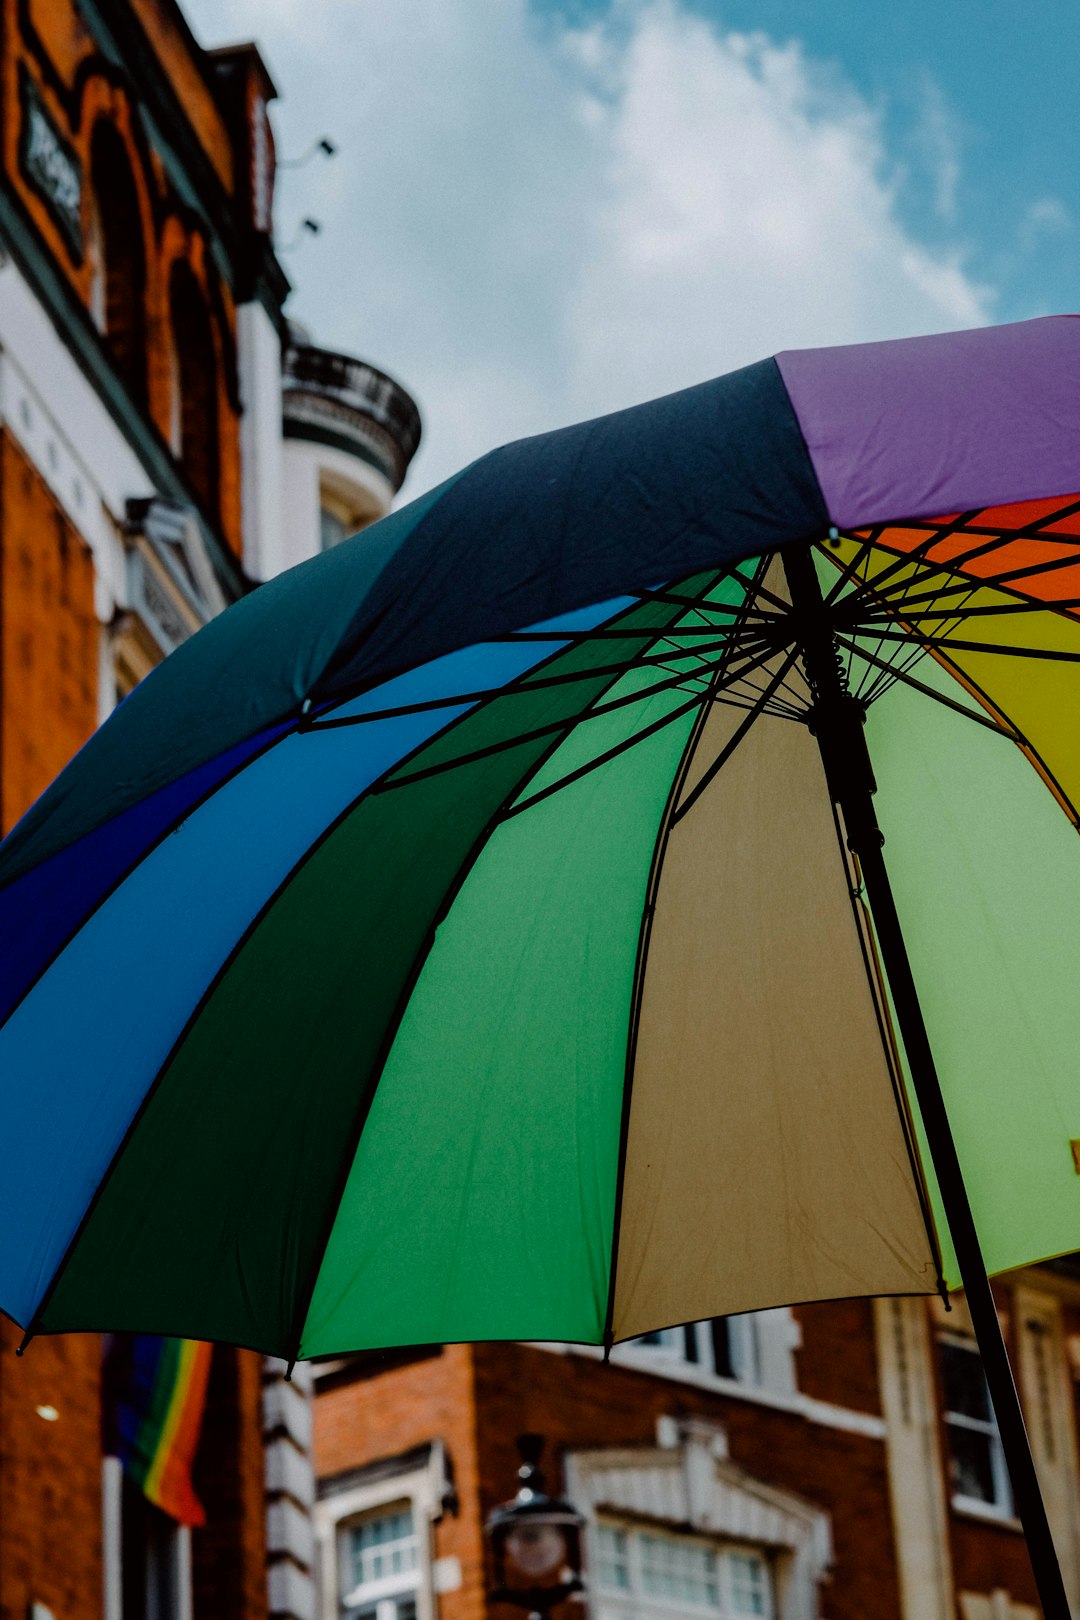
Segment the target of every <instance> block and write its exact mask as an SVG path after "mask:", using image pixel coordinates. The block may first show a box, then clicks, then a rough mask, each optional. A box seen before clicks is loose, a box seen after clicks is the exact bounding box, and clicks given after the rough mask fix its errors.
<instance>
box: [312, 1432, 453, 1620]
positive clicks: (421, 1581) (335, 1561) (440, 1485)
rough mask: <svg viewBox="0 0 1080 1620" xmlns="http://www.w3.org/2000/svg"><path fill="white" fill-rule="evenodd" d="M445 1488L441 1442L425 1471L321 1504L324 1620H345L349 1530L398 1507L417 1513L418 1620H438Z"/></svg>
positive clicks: (318, 1545) (318, 1554)
mask: <svg viewBox="0 0 1080 1620" xmlns="http://www.w3.org/2000/svg"><path fill="white" fill-rule="evenodd" d="M445 1484H446V1462H445V1455H444V1452H443V1448H442V1444H441V1442H439V1441H436V1442H435V1443H434V1444H433V1445H432V1448H431V1455H430V1457H429V1458H428V1461H427V1462H426V1463H425V1464H424V1466H423V1467H421V1468H416V1469H413V1470H411V1471H410V1472H409V1473H405V1474H392V1475H389V1476H387V1477H386V1478H383V1479H373V1480H372V1481H371V1483H370V1484H366V1485H365V1484H360V1485H354V1486H353V1487H351V1488H350V1489H348V1490H343V1491H334V1492H331V1494H330V1495H328V1496H324V1497H322V1498H321V1499H320V1500H319V1501H317V1502H316V1503H315V1507H314V1511H313V1515H312V1517H313V1520H314V1529H315V1565H316V1572H317V1587H318V1615H319V1620H340V1614H341V1590H340V1579H339V1569H340V1564H339V1550H338V1549H339V1538H340V1533H341V1532H342V1531H343V1530H345V1529H346V1528H347V1526H348V1522H349V1520H351V1519H359V1518H363V1517H364V1516H365V1515H366V1514H369V1513H374V1512H377V1511H378V1510H379V1509H380V1508H386V1509H389V1508H392V1507H394V1506H395V1505H396V1504H397V1503H402V1504H407V1505H408V1506H409V1507H411V1509H412V1515H413V1524H414V1525H415V1527H416V1535H417V1552H418V1565H419V1567H418V1569H417V1584H416V1614H417V1620H436V1614H435V1597H434V1554H433V1548H432V1534H431V1526H432V1524H433V1523H434V1521H435V1520H436V1519H437V1518H439V1516H440V1515H441V1513H442V1511H443V1502H442V1497H443V1491H444V1490H445ZM399 1590H400V1588H399Z"/></svg>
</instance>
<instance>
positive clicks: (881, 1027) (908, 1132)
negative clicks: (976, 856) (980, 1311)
mask: <svg viewBox="0 0 1080 1620" xmlns="http://www.w3.org/2000/svg"><path fill="white" fill-rule="evenodd" d="M826 792H827V793H828V799H829V809H830V810H831V811H832V820H833V827H834V829H835V831H836V845H837V849H838V850H839V852H840V864H841V868H842V870H843V873H844V887H845V889H846V890H847V896H848V901H849V903H850V905H851V913H852V917H853V919H854V923H855V933H856V935H857V936H858V940H859V954H860V955H861V957H862V962H863V969H864V971H865V973H866V983H867V988H868V990H869V992H870V1001H871V1004H872V1006H873V1009H874V1017H875V1019H876V1020H877V1027H878V1035H879V1037H880V1039H881V1046H882V1050H883V1052H884V1054H885V1067H886V1069H887V1070H888V1071H889V1082H890V1085H891V1087H892V1094H893V1101H894V1102H895V1104H896V1112H897V1115H898V1116H899V1119H900V1130H901V1134H902V1135H903V1138H904V1146H905V1148H906V1149H907V1156H908V1165H909V1168H910V1170H911V1177H912V1180H913V1181H914V1183H915V1188H916V1195H917V1197H918V1200H919V1211H920V1213H921V1215H922V1219H923V1226H924V1227H925V1229H926V1237H927V1242H928V1244H929V1246H930V1254H931V1257H932V1259H933V1262H934V1269H935V1271H936V1273H937V1275H936V1279H935V1280H936V1283H937V1288H938V1292H939V1293H940V1294H941V1297H942V1298H943V1299H945V1298H946V1297H947V1291H946V1288H945V1278H944V1267H943V1265H942V1257H941V1245H940V1243H939V1242H938V1235H937V1232H936V1230H935V1228H934V1215H933V1210H932V1208H931V1205H930V1193H929V1190H928V1188H927V1185H926V1176H925V1174H924V1172H923V1168H922V1165H921V1163H920V1161H919V1155H918V1150H917V1146H916V1138H915V1124H914V1120H913V1119H912V1117H911V1108H910V1105H909V1103H908V1099H907V1093H906V1092H905V1090H904V1086H903V1079H902V1069H901V1065H900V1053H899V1048H898V1045H897V1042H896V1038H895V1035H894V1033H893V1029H892V1024H891V1021H890V1019H889V1013H888V999H887V997H886V993H885V977H884V973H883V972H882V969H881V964H880V962H879V961H878V956H877V950H876V948H875V945H874V936H873V913H872V911H871V910H870V908H869V906H868V905H867V904H866V901H865V900H863V899H862V898H861V896H862V887H861V875H860V886H859V887H858V888H856V886H855V884H854V883H853V882H852V878H853V875H854V874H853V873H852V867H851V862H852V861H855V862H857V861H858V856H857V855H849V853H848V848H847V842H846V839H845V837H844V829H843V828H842V826H841V824H840V812H839V810H838V809H837V806H836V801H835V800H834V798H833V796H832V793H831V792H829V790H828V788H826ZM868 933H869V938H867V934H868Z"/></svg>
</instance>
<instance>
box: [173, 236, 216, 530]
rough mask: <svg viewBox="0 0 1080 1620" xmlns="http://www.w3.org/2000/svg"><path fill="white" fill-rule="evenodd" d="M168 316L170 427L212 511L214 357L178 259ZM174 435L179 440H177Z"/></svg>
mask: <svg viewBox="0 0 1080 1620" xmlns="http://www.w3.org/2000/svg"><path fill="white" fill-rule="evenodd" d="M169 310H170V314H171V317H172V341H173V353H172V365H171V369H172V376H173V400H172V429H171V431H172V433H173V438H174V444H173V449H174V453H175V451H176V450H177V448H179V455H180V460H181V462H182V463H183V467H184V471H185V473H186V474H187V477H188V482H189V483H190V485H191V487H192V489H193V490H194V492H195V494H196V495H197V496H198V499H199V503H200V505H201V506H202V508H203V510H204V512H206V513H207V515H208V516H210V517H216V516H217V513H218V505H219V498H218V497H219V491H218V483H219V477H218V409H217V404H218V401H217V360H216V357H215V353H214V338H213V333H212V331H211V327H210V315H209V313H208V311H207V308H206V303H205V300H204V299H203V295H202V291H201V289H200V287H199V284H198V282H197V281H196V279H195V276H194V273H193V272H192V270H191V267H190V266H189V265H187V264H185V263H184V262H183V260H177V262H176V263H175V264H174V265H173V267H172V273H171V275H170V277H169ZM177 439H178V441H179V444H178V446H177V442H176V441H177Z"/></svg>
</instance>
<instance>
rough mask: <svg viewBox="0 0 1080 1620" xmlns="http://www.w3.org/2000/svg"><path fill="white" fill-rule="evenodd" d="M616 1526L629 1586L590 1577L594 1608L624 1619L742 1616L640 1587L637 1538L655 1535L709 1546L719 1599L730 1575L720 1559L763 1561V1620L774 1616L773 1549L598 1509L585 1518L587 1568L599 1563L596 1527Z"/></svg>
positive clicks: (726, 1619) (728, 1619)
mask: <svg viewBox="0 0 1080 1620" xmlns="http://www.w3.org/2000/svg"><path fill="white" fill-rule="evenodd" d="M602 1527H603V1528H610V1529H613V1530H621V1531H622V1532H623V1533H624V1535H625V1536H626V1537H627V1539H628V1542H629V1549H628V1550H629V1558H628V1563H629V1568H630V1586H629V1588H627V1589H626V1590H625V1591H624V1590H622V1589H620V1588H618V1587H602V1586H601V1585H600V1582H599V1579H595V1580H591V1581H590V1583H589V1584H590V1597H591V1598H592V1603H593V1607H594V1609H595V1608H599V1609H602V1610H603V1611H604V1612H605V1613H612V1614H624V1615H625V1616H626V1617H627V1620H631V1617H634V1620H636V1617H638V1616H640V1617H641V1620H745V1617H744V1616H743V1615H740V1614H739V1613H738V1612H737V1611H736V1610H735V1609H731V1608H727V1607H725V1608H720V1607H719V1605H718V1606H717V1607H716V1608H713V1607H711V1606H710V1605H709V1604H705V1603H686V1602H680V1601H679V1599H677V1598H667V1597H653V1596H651V1595H650V1594H649V1593H647V1592H646V1591H645V1589H644V1580H643V1564H642V1555H641V1537H642V1536H648V1535H653V1536H658V1537H660V1538H662V1539H665V1540H670V1541H675V1542H679V1541H684V1542H693V1543H695V1544H697V1545H699V1546H702V1547H708V1549H709V1550H710V1551H711V1552H712V1553H713V1554H714V1556H715V1557H716V1560H717V1582H718V1586H719V1590H720V1594H721V1597H722V1598H725V1599H726V1595H727V1591H728V1588H729V1583H730V1575H729V1573H728V1570H727V1569H726V1567H724V1560H725V1559H726V1558H727V1557H729V1556H732V1555H734V1556H736V1557H739V1556H741V1557H744V1558H753V1559H755V1560H757V1561H758V1562H759V1563H761V1564H763V1565H764V1567H765V1571H766V1577H767V1592H768V1605H769V1606H768V1608H767V1609H766V1611H765V1613H764V1615H763V1616H762V1620H775V1616H776V1570H775V1557H774V1554H773V1550H772V1549H770V1548H768V1547H761V1546H757V1545H756V1544H755V1543H753V1542H749V1541H733V1540H729V1539H728V1538H726V1537H724V1536H714V1535H708V1534H702V1533H698V1532H695V1533H693V1534H688V1533H687V1532H686V1531H684V1530H682V1531H681V1530H678V1529H676V1528H675V1527H674V1526H667V1525H657V1524H654V1523H652V1522H651V1521H650V1522H649V1523H648V1524H642V1523H638V1522H636V1521H634V1520H633V1519H630V1518H626V1517H623V1516H621V1515H619V1514H614V1513H607V1512H602V1513H598V1514H597V1516H596V1518H595V1519H594V1520H593V1521H591V1522H590V1524H589V1525H588V1528H587V1531H586V1551H587V1553H588V1558H589V1563H588V1567H589V1570H590V1571H593V1570H598V1569H599V1565H600V1561H601V1560H600V1547H599V1531H600V1529H601V1528H602Z"/></svg>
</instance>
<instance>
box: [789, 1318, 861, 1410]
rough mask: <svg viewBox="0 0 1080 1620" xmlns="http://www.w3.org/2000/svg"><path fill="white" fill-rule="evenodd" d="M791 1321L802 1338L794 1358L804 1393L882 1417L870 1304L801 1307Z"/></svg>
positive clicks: (798, 1378) (799, 1382) (816, 1398)
mask: <svg viewBox="0 0 1080 1620" xmlns="http://www.w3.org/2000/svg"><path fill="white" fill-rule="evenodd" d="M795 1317H796V1320H797V1322H798V1324H799V1328H800V1330H801V1334H802V1345H801V1347H800V1348H799V1350H798V1351H797V1352H796V1356H795V1365H796V1368H797V1373H796V1378H797V1382H798V1386H799V1389H800V1390H801V1391H802V1393H803V1394H804V1395H812V1396H813V1397H814V1399H815V1400H818V1401H830V1402H832V1403H833V1404H834V1405H836V1406H848V1407H854V1409H855V1411H857V1412H868V1413H872V1414H875V1415H880V1412H881V1392H880V1388H879V1384H878V1368H877V1356H876V1354H875V1350H874V1307H873V1304H872V1302H871V1301H870V1300H868V1299H841V1300H834V1301H830V1303H829V1304H828V1305H800V1306H799V1308H798V1309H797V1310H796V1312H795Z"/></svg>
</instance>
